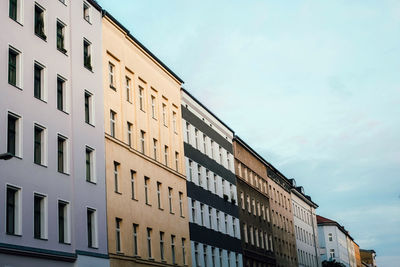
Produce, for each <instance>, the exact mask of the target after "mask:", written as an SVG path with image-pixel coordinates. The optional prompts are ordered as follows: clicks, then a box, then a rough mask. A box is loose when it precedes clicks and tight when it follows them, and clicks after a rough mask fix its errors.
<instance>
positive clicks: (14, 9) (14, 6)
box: [9, 0, 17, 20]
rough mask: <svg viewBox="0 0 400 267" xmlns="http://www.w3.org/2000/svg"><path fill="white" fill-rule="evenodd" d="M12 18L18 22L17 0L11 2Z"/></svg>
mask: <svg viewBox="0 0 400 267" xmlns="http://www.w3.org/2000/svg"><path fill="white" fill-rule="evenodd" d="M9 12H10V13H9V15H10V18H12V19H13V20H17V0H10V10H9Z"/></svg>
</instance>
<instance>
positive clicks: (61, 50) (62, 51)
mask: <svg viewBox="0 0 400 267" xmlns="http://www.w3.org/2000/svg"><path fill="white" fill-rule="evenodd" d="M57 50H58V51H60V52H61V54H63V55H66V56H68V54H67V52H68V51H67V50H66V49H60V48H58V47H57Z"/></svg>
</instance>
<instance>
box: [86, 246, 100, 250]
mask: <svg viewBox="0 0 400 267" xmlns="http://www.w3.org/2000/svg"><path fill="white" fill-rule="evenodd" d="M88 248H90V249H96V250H97V249H99V247H92V246H88Z"/></svg>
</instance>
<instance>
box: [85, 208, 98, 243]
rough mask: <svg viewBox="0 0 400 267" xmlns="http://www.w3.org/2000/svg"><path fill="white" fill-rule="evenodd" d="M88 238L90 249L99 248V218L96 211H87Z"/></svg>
mask: <svg viewBox="0 0 400 267" xmlns="http://www.w3.org/2000/svg"><path fill="white" fill-rule="evenodd" d="M86 218H87V237H88V247H90V248H97V218H96V210H94V209H87V212H86Z"/></svg>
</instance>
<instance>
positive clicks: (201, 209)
mask: <svg viewBox="0 0 400 267" xmlns="http://www.w3.org/2000/svg"><path fill="white" fill-rule="evenodd" d="M200 220H201V221H200V225H201V226H205V225H204V204H203V203H201V204H200Z"/></svg>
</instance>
